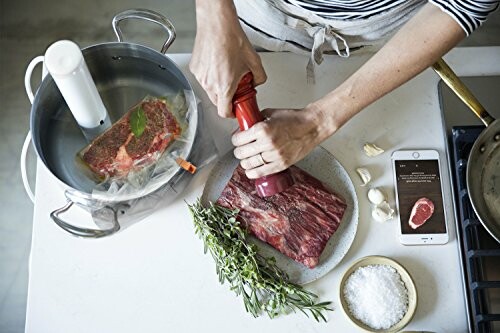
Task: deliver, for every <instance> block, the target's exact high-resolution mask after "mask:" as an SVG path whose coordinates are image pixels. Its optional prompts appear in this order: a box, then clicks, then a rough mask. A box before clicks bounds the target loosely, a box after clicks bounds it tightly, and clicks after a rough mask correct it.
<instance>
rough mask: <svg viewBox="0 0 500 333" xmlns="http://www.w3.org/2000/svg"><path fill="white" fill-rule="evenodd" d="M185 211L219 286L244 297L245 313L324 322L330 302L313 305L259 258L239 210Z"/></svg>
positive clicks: (213, 206) (272, 264)
mask: <svg viewBox="0 0 500 333" xmlns="http://www.w3.org/2000/svg"><path fill="white" fill-rule="evenodd" d="M188 207H189V210H190V212H191V214H192V216H193V221H194V226H195V232H196V234H197V235H198V236H199V237H200V238H201V239H202V240H203V244H204V251H205V253H207V251H208V252H210V254H211V255H212V257H213V259H214V261H215V264H216V272H217V275H218V276H219V282H220V283H221V284H224V282H225V281H227V282H228V283H229V284H230V287H231V290H233V291H234V292H235V293H236V295H238V296H240V295H241V296H242V297H243V303H244V305H245V309H246V311H247V312H250V313H251V314H252V315H253V316H254V317H257V316H259V315H260V314H261V312H262V311H265V312H266V313H267V314H268V316H269V317H270V318H274V317H276V316H277V315H279V314H286V313H289V312H290V311H293V312H296V310H299V311H301V312H302V313H304V314H305V315H306V316H308V317H309V315H308V314H311V315H312V316H313V317H314V319H316V320H317V321H320V320H323V321H325V322H326V317H325V316H324V313H323V312H324V311H332V309H331V308H329V305H330V303H331V302H321V303H316V302H315V300H316V299H317V298H318V296H317V295H315V294H314V293H312V292H310V291H307V290H305V289H303V288H302V287H301V286H299V285H297V284H294V283H292V282H290V281H289V278H288V275H287V274H286V273H285V272H284V271H282V270H281V269H280V268H278V266H276V263H275V259H274V257H271V258H266V257H263V256H262V255H260V254H259V253H258V252H257V246H256V245H254V244H250V243H249V242H247V235H248V233H247V230H246V229H245V228H243V227H242V226H241V225H240V222H238V220H237V219H236V216H237V215H238V210H230V209H227V208H224V207H222V206H219V205H216V204H210V205H209V206H208V207H205V206H203V205H202V204H201V202H200V201H199V200H198V201H197V202H196V203H194V204H192V205H188Z"/></svg>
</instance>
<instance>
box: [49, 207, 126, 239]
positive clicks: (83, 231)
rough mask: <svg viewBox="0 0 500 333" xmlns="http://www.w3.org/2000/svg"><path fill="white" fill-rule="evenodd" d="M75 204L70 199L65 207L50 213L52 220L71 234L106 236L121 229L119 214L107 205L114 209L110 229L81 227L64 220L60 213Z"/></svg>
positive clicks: (94, 236)
mask: <svg viewBox="0 0 500 333" xmlns="http://www.w3.org/2000/svg"><path fill="white" fill-rule="evenodd" d="M71 206H73V201H71V200H68V202H67V203H66V205H64V206H63V207H61V208H59V209H56V210H55V211H53V212H52V213H50V217H51V218H52V220H53V221H54V222H55V223H56V224H57V225H58V226H59V227H61V228H62V229H63V230H65V231H67V232H69V233H70V234H72V235H74V236H78V237H83V238H101V237H105V236H109V235H111V234H114V233H115V232H117V231H118V230H120V224H119V223H118V216H117V212H116V210H114V209H112V208H111V207H106V208H108V209H111V210H112V211H113V221H112V223H113V226H112V227H111V228H109V229H88V228H80V227H77V226H74V225H71V224H69V223H67V222H65V221H63V220H62V219H61V217H60V215H61V214H62V213H64V212H66V211H67V210H68V209H70V208H71Z"/></svg>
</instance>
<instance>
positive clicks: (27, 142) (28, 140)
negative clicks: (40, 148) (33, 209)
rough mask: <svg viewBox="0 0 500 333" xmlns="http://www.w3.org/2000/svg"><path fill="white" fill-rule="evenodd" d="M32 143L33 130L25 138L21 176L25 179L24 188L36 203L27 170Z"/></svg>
mask: <svg viewBox="0 0 500 333" xmlns="http://www.w3.org/2000/svg"><path fill="white" fill-rule="evenodd" d="M30 143H31V131H30V132H28V134H26V139H24V144H23V149H22V150H21V161H20V166H21V178H22V179H23V185H24V190H25V191H26V194H28V197H30V199H31V202H32V203H33V204H34V203H35V195H34V194H33V190H32V189H31V186H30V183H29V181H28V173H27V172H26V157H27V155H28V149H29V147H30Z"/></svg>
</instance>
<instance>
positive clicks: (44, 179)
mask: <svg viewBox="0 0 500 333" xmlns="http://www.w3.org/2000/svg"><path fill="white" fill-rule="evenodd" d="M261 56H262V60H263V64H264V67H265V69H266V71H267V74H268V82H267V83H266V84H265V85H264V86H262V87H260V88H259V93H258V100H259V105H260V107H261V108H265V107H301V106H304V105H306V104H307V103H308V102H310V101H312V100H314V99H316V98H319V97H321V96H322V95H324V94H325V93H326V92H328V91H330V90H331V89H333V88H334V87H336V86H337V85H338V84H339V83H340V82H342V81H343V80H344V79H345V78H347V76H348V75H349V74H351V73H352V72H353V71H354V70H355V69H356V68H358V67H359V66H360V65H361V64H362V63H363V62H365V61H366V60H367V59H368V55H358V56H351V57H350V58H349V59H347V60H346V59H339V58H337V57H335V58H333V57H327V58H326V59H325V61H324V63H323V64H322V65H321V66H318V68H317V78H316V79H317V83H316V85H307V84H306V82H305V65H306V63H307V58H306V57H303V56H297V55H293V54H283V53H265V54H261ZM170 57H171V58H172V59H173V60H174V61H175V62H176V63H177V64H178V65H179V66H180V67H181V68H182V69H183V70H184V72H185V73H186V74H187V75H188V78H189V79H190V80H191V82H193V83H194V82H195V80H194V78H193V77H192V76H191V75H190V74H189V73H188V70H187V64H188V62H189V57H190V56H189V55H187V54H177V55H170ZM446 59H447V60H448V62H449V63H450V65H451V67H452V68H454V69H455V71H456V72H457V74H459V75H464V76H467V75H499V74H500V47H482V48H461V49H460V48H458V49H455V50H453V51H452V52H451V53H450V54H449V56H448V57H446ZM437 82H438V77H437V75H436V74H434V72H433V71H432V70H427V71H425V72H424V73H422V74H421V75H419V76H418V77H416V78H415V79H413V80H411V81H410V82H408V83H407V84H405V85H404V86H402V87H400V88H399V89H397V90H395V91H394V92H393V93H391V94H389V95H387V96H386V97H384V98H382V99H381V100H379V101H378V102H376V103H375V104H373V105H371V106H370V107H368V108H367V109H366V110H365V111H363V112H362V113H361V114H359V115H357V116H356V117H354V118H353V119H352V120H351V121H350V122H349V123H348V124H346V125H345V126H344V127H343V128H342V129H341V130H340V131H339V132H337V133H336V134H335V135H334V136H333V137H331V138H330V139H328V140H327V141H326V142H325V143H324V144H323V146H324V147H325V148H327V149H328V150H329V151H331V152H332V153H333V154H334V155H335V157H336V158H337V159H338V160H339V161H340V162H341V163H342V164H343V166H344V167H345V168H346V170H347V171H348V173H349V174H350V176H351V178H352V179H353V182H354V184H355V187H356V191H357V195H358V199H359V208H360V216H359V226H358V232H357V234H356V238H355V240H354V243H353V245H352V247H351V249H350V250H349V252H348V253H347V255H346V256H345V258H344V259H343V260H342V261H341V263H340V264H339V265H338V266H337V267H336V268H335V269H334V270H332V271H331V272H330V273H329V274H327V275H326V276H324V277H323V278H321V279H320V280H318V281H315V282H313V283H311V284H309V285H307V289H309V290H311V291H313V292H315V293H317V294H318V295H320V299H321V300H323V301H326V300H331V301H333V307H334V309H335V311H333V312H330V313H328V318H329V320H328V322H327V323H317V322H315V321H314V320H313V319H308V318H306V317H305V316H304V315H302V314H300V313H297V314H290V315H287V316H280V317H278V318H275V319H273V320H270V319H269V318H267V317H266V316H264V315H263V316H262V317H259V318H257V319H255V318H253V317H252V316H251V315H249V314H248V313H246V312H245V310H244V307H243V303H242V300H241V299H240V298H237V297H236V296H235V295H234V293H233V292H231V291H230V290H228V285H222V286H221V285H220V284H219V282H218V280H217V276H216V273H215V266H214V263H213V261H212V258H211V257H210V256H209V255H204V254H203V245H202V242H201V240H199V239H198V238H197V236H195V234H194V229H193V224H192V221H191V218H190V216H189V212H188V210H187V207H186V204H185V202H184V200H186V201H188V202H193V201H194V200H195V199H196V198H197V197H198V196H200V195H201V192H202V190H203V184H204V183H205V181H206V179H207V177H208V173H209V171H210V169H211V166H210V167H207V168H205V169H203V170H201V171H200V172H199V173H198V174H197V175H196V177H195V178H194V179H193V181H192V182H191V183H190V185H189V186H188V188H187V189H186V190H185V191H184V192H183V193H182V195H181V196H180V197H179V198H177V199H176V200H175V201H174V202H173V203H172V204H170V205H168V206H166V207H163V208H162V209H160V210H158V211H157V212H155V213H154V214H152V215H151V216H149V217H148V218H146V219H145V220H142V221H140V222H139V223H136V224H134V225H133V226H131V227H129V228H127V229H125V230H123V231H121V232H119V233H118V234H116V235H113V236H111V237H108V238H104V239H98V240H86V239H80V238H75V237H72V236H70V235H69V234H67V233H66V232H64V231H62V230H61V229H60V228H59V227H58V226H56V225H55V223H54V222H52V220H51V219H50V217H49V214H50V212H51V211H53V210H54V209H56V208H59V207H61V206H62V205H63V204H64V203H65V201H66V199H65V197H64V193H63V190H62V188H61V187H60V186H59V183H58V182H57V181H56V180H55V178H54V177H53V176H51V175H50V173H49V172H48V171H47V169H46V168H45V167H44V165H43V163H38V166H37V186H36V204H35V212H34V223H33V242H32V248H31V258H30V259H31V260H30V275H29V291H28V307H27V318H26V332H50V333H58V332H61V333H67V332H93V333H98V332H120V333H125V332H235V331H237V332H273V333H276V332H300V333H305V332H357V331H358V330H357V329H356V328H355V327H354V326H353V324H351V323H350V321H349V320H348V319H347V317H346V316H345V314H344V313H343V311H342V309H341V305H340V302H339V283H340V279H341V276H342V274H343V273H344V271H345V270H346V268H347V267H348V266H349V265H350V263H352V262H353V261H354V260H356V259H358V258H360V257H363V256H367V255H384V256H388V257H391V258H394V259H396V260H397V261H399V262H400V263H401V264H402V265H403V266H405V267H406V268H407V270H408V271H409V272H410V274H411V275H412V277H413V278H414V280H415V283H416V287H417V291H418V308H417V312H416V314H415V317H414V319H413V320H412V322H411V323H410V325H409V326H408V327H407V329H408V330H427V331H434V332H453V333H457V332H466V331H467V322H466V311H465V303H464V293H463V290H462V282H461V273H460V266H459V265H460V263H459V257H458V252H457V251H458V247H457V246H458V244H457V238H456V233H455V223H454V220H453V209H452V199H451V193H450V186H449V184H450V182H449V177H448V175H449V173H448V165H447V163H446V153H445V149H446V148H445V141H444V135H443V128H442V120H441V113H440V109H439V101H438V95H437ZM195 89H196V90H198V92H199V87H198V86H196V88H195ZM199 96H200V97H202V99H203V105H204V108H205V110H206V112H207V113H208V114H210V124H211V126H212V130H213V132H214V133H215V135H216V136H217V137H216V140H217V145H218V146H219V148H221V149H222V150H227V149H229V148H230V143H229V142H228V139H227V135H228V133H229V131H230V130H231V129H232V128H235V127H236V126H235V124H234V123H233V122H231V121H228V120H220V119H217V118H216V116H215V111H214V108H213V106H210V104H209V103H208V102H207V98H206V96H205V95H204V94H201V93H199ZM365 142H375V143H377V144H378V145H380V146H381V147H383V148H386V152H385V153H384V154H382V155H380V156H378V157H376V158H368V157H367V156H365V155H364V154H363V153H362V145H363V144H364V143H365ZM412 148H415V149H417V148H421V149H436V150H438V151H439V153H440V157H441V166H442V168H443V170H442V177H443V180H444V182H445V184H446V186H445V188H444V195H445V198H446V202H447V205H446V209H447V214H448V216H449V217H450V219H449V221H448V228H449V230H450V241H449V242H448V243H447V244H446V245H439V246H418V247H408V246H403V245H401V244H400V243H399V241H398V237H397V225H396V223H397V221H396V219H393V220H392V221H390V222H388V223H385V224H381V223H376V222H373V221H372V220H371V218H370V204H369V202H368V200H367V198H366V189H365V188H363V187H360V186H359V184H360V181H359V179H358V176H357V175H356V173H355V171H354V170H355V168H356V167H359V166H367V167H369V169H370V170H372V175H373V176H374V179H375V180H374V182H373V185H374V186H380V187H382V188H383V189H385V191H386V192H387V193H388V194H389V198H390V202H391V205H393V206H394V192H393V188H394V187H393V180H392V171H391V164H390V155H391V153H392V151H394V150H397V149H412ZM72 216H73V217H74V218H80V219H82V218H84V219H85V218H89V217H88V216H86V213H84V211H83V210H81V209H80V208H74V213H73V214H72Z"/></svg>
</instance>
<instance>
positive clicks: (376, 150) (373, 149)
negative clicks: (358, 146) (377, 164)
mask: <svg viewBox="0 0 500 333" xmlns="http://www.w3.org/2000/svg"><path fill="white" fill-rule="evenodd" d="M363 149H364V151H365V154H366V155H367V156H370V157H374V156H377V155H380V154H382V153H383V152H384V151H385V150H383V149H382V148H380V147H378V146H377V145H376V144H374V143H365V145H364V146H363Z"/></svg>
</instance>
